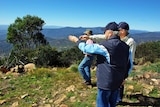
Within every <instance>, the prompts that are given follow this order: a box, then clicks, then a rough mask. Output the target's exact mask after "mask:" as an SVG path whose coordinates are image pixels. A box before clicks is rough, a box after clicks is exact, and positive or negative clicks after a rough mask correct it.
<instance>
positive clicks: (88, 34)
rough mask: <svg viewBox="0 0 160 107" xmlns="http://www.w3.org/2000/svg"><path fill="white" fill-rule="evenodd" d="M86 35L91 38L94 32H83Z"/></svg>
mask: <svg viewBox="0 0 160 107" xmlns="http://www.w3.org/2000/svg"><path fill="white" fill-rule="evenodd" d="M83 33H84V34H85V35H87V36H90V35H93V32H92V30H89V29H87V30H86V31H85V32H83Z"/></svg>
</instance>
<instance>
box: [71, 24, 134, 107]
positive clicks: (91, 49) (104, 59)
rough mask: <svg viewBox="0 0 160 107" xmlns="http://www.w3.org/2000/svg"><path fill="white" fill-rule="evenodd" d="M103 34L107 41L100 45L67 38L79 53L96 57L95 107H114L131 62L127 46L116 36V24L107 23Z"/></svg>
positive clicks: (73, 37) (75, 38) (72, 37)
mask: <svg viewBox="0 0 160 107" xmlns="http://www.w3.org/2000/svg"><path fill="white" fill-rule="evenodd" d="M104 34H105V38H106V39H107V40H105V41H102V42H101V43H100V44H90V45H87V44H86V43H85V42H83V41H81V40H78V38H77V37H75V36H69V40H70V41H73V42H76V43H77V44H78V47H79V49H80V50H81V51H83V52H86V53H89V54H95V55H96V56H97V69H96V76H97V87H98V93H97V107H116V100H117V96H118V89H119V87H120V86H121V84H122V82H123V80H124V79H125V78H126V77H127V76H128V70H129V69H130V63H132V61H130V60H131V59H129V58H130V57H129V55H130V53H129V46H128V45H127V44H126V43H124V42H123V41H121V40H120V37H119V36H118V25H117V23H115V22H110V23H108V24H107V25H106V27H105V30H104Z"/></svg>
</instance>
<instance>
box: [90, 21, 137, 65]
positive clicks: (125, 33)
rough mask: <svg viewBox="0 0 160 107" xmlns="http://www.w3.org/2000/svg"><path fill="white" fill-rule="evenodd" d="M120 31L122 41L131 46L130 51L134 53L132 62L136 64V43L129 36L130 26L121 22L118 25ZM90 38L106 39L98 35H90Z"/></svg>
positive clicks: (102, 35)
mask: <svg viewBox="0 0 160 107" xmlns="http://www.w3.org/2000/svg"><path fill="white" fill-rule="evenodd" d="M118 29H119V36H120V39H121V40H122V41H124V42H125V43H126V44H127V45H129V47H130V50H131V52H132V61H133V63H135V61H134V58H135V51H136V42H135V40H134V39H133V38H131V37H130V36H129V32H128V31H129V25H128V23H126V22H120V23H119V24H118ZM89 38H91V39H97V38H98V39H105V35H104V34H96V35H90V36H89Z"/></svg>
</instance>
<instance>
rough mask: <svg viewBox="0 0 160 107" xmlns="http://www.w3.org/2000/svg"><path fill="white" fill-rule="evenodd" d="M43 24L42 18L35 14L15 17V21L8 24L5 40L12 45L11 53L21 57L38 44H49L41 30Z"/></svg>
mask: <svg viewBox="0 0 160 107" xmlns="http://www.w3.org/2000/svg"><path fill="white" fill-rule="evenodd" d="M44 24H45V22H44V20H42V19H41V18H39V17H37V16H31V15H26V16H24V17H23V18H20V17H17V19H16V20H15V22H14V23H13V24H10V25H9V27H8V33H7V42H9V43H11V44H12V45H13V49H12V51H14V52H11V53H14V56H17V57H19V58H20V59H22V58H21V56H24V54H27V53H28V52H29V51H31V52H33V51H35V50H36V48H37V47H39V46H45V45H49V43H48V42H47V40H46V39H45V37H44V35H43V34H42V32H41V31H42V27H43V25H44ZM25 50H27V51H25ZM28 50H29V51H28ZM22 54H23V55H22ZM25 56H26V55H25ZM26 57H27V56H26Z"/></svg>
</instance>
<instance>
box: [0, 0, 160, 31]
mask: <svg viewBox="0 0 160 107" xmlns="http://www.w3.org/2000/svg"><path fill="white" fill-rule="evenodd" d="M26 15H31V16H38V17H40V18H41V19H42V20H44V21H45V26H63V27H66V26H67V27H105V26H106V25H107V24H108V23H109V22H113V21H114V22H117V23H119V22H121V21H125V22H127V23H128V24H129V26H130V29H132V30H146V31H160V0H0V25H10V24H12V23H14V21H15V20H16V19H17V17H19V18H23V17H24V16H26Z"/></svg>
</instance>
